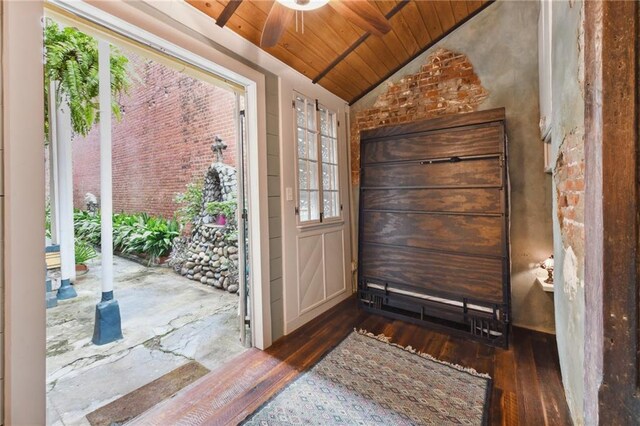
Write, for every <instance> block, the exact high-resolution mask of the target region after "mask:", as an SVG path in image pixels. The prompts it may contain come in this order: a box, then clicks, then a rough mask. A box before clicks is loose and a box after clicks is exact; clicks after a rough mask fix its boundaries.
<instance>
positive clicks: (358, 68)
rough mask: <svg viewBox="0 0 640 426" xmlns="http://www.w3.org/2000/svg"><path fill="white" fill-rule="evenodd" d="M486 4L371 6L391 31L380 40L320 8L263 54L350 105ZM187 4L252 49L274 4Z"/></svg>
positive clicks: (392, 1) (449, 1)
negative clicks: (384, 18) (224, 27)
mask: <svg viewBox="0 0 640 426" xmlns="http://www.w3.org/2000/svg"><path fill="white" fill-rule="evenodd" d="M331 1H336V0H331ZM491 1H492V0H478V1H463V0H389V1H372V2H371V3H373V4H375V6H376V7H378V9H380V11H381V12H382V13H383V14H384V15H385V16H387V18H388V19H389V22H390V24H391V26H392V30H391V31H390V32H389V33H387V34H385V35H384V36H382V37H377V36H374V35H370V34H369V33H367V32H366V31H365V30H363V29H361V28H360V27H358V26H356V25H354V24H352V23H351V22H349V21H348V20H346V19H345V18H343V17H342V16H340V14H339V13H338V12H336V11H335V10H334V9H333V8H332V7H329V6H324V7H321V8H319V9H317V10H313V11H309V12H304V33H303V32H302V31H301V29H300V28H298V31H297V32H296V26H295V22H292V23H291V24H290V25H289V28H288V29H287V31H286V32H285V33H284V35H283V36H282V38H281V39H280V41H279V42H278V44H277V45H276V46H274V47H271V48H266V49H264V50H265V51H267V52H269V53H270V54H271V55H273V56H275V57H276V58H278V59H280V60H281V61H282V62H284V63H286V64H287V65H289V66H291V67H292V68H294V69H296V70H297V71H299V72H301V73H302V74H304V75H306V76H307V77H309V78H311V79H312V80H313V81H314V82H316V83H318V84H320V85H321V86H323V87H325V88H326V89H327V90H329V91H330V92H332V93H334V94H335V95H337V96H339V97H340V98H342V99H344V100H346V101H348V102H350V103H353V102H355V101H356V100H358V99H360V98H361V97H362V96H364V95H365V94H366V93H368V92H369V91H370V90H372V89H373V88H375V87H376V86H377V85H378V84H380V83H381V82H383V81H384V80H386V79H387V78H388V77H389V76H390V75H391V74H393V73H394V72H395V71H397V70H399V69H400V68H402V67H403V66H404V65H405V64H407V63H408V62H409V61H411V59H413V58H415V57H416V56H417V55H419V54H420V53H422V52H423V51H425V50H426V49H428V48H429V47H431V46H432V45H433V44H435V43H436V42H437V41H438V40H440V39H441V38H442V37H444V36H445V35H447V34H449V33H450V32H451V31H453V30H454V29H456V28H457V27H458V26H460V25H462V24H463V23H464V22H466V21H467V20H468V19H470V18H471V17H473V16H475V15H476V14H477V13H479V12H480V11H481V10H482V9H484V8H485V7H486V6H487V5H488V4H489V3H491ZM187 2H188V3H189V4H191V5H192V6H194V7H196V8H197V9H199V10H200V11H202V12H204V13H206V14H207V15H209V16H210V17H212V18H213V19H214V20H217V21H224V25H226V26H227V27H228V28H230V29H231V30H233V31H235V32H236V33H238V34H239V35H241V36H242V37H244V38H245V39H247V40H249V41H250V42H252V43H253V44H255V45H257V46H259V45H260V35H261V33H262V28H263V27H264V23H265V20H266V19H267V14H268V13H269V10H270V9H271V6H272V4H273V1H271V0H258V1H250V0H244V1H238V0H187ZM229 3H231V5H230V6H229V7H226V6H227V5H228V4H229ZM225 9H226V10H225ZM218 23H219V24H220V23H221V22H218Z"/></svg>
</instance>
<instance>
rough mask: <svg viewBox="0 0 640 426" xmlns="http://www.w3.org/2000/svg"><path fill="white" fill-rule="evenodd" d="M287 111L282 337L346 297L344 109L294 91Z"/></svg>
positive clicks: (347, 240) (348, 260) (347, 241)
mask: <svg viewBox="0 0 640 426" xmlns="http://www.w3.org/2000/svg"><path fill="white" fill-rule="evenodd" d="M291 106H292V108H293V129H291V131H292V132H293V136H294V143H293V147H294V149H293V152H286V153H283V161H284V164H294V165H295V167H294V170H293V173H291V174H290V175H289V176H288V177H287V176H285V197H286V198H285V203H284V204H285V209H284V211H283V221H284V226H283V230H284V238H285V245H284V246H285V254H284V267H285V270H284V282H285V286H284V287H285V288H284V300H285V333H289V332H291V331H292V330H294V329H296V328H297V327H299V326H301V325H302V324H304V323H305V322H307V321H309V320H310V319H312V318H314V317H315V316H317V315H319V314H320V313H322V312H324V311H325V310H327V309H328V308H330V307H331V306H333V305H334V304H336V303H338V302H340V301H341V300H343V299H344V298H345V297H348V296H349V295H350V294H351V285H350V282H349V275H350V274H349V270H350V264H351V253H350V235H349V231H350V226H349V222H350V216H349V209H348V206H349V203H348V200H349V198H348V197H349V195H348V194H349V191H348V185H349V167H348V161H347V143H346V132H345V129H344V127H345V124H344V123H345V120H344V114H345V113H344V107H343V106H341V105H326V104H325V103H323V102H322V101H321V100H318V99H313V98H311V97H308V96H304V95H302V94H300V93H295V92H294V94H293V99H292V103H291ZM289 159H290V162H289ZM291 178H292V179H291ZM289 183H290V184H291V185H290V186H289Z"/></svg>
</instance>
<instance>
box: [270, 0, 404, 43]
mask: <svg viewBox="0 0 640 426" xmlns="http://www.w3.org/2000/svg"><path fill="white" fill-rule="evenodd" d="M326 4H329V6H331V7H332V8H333V9H334V10H335V11H336V12H338V13H339V14H340V15H342V16H344V17H345V18H346V19H348V20H349V21H351V22H352V23H354V24H355V25H357V26H359V27H360V28H362V29H363V30H366V31H368V32H370V33H371V34H375V35H383V34H386V33H388V32H389V31H390V30H391V25H390V24H389V21H388V20H387V18H386V17H385V16H384V15H383V14H382V12H380V10H378V8H377V7H375V6H374V5H372V4H371V3H370V2H369V1H368V0H276V1H274V2H273V6H272V7H271V10H270V11H269V16H267V21H266V22H265V24H264V29H263V30H262V37H261V39H260V46H261V47H273V46H275V45H276V44H277V43H278V40H280V37H282V34H284V32H285V31H286V29H287V26H288V25H289V23H290V22H291V20H292V19H293V17H294V14H295V13H296V12H298V11H301V12H305V11H309V10H314V9H318V8H320V7H322V6H324V5H326Z"/></svg>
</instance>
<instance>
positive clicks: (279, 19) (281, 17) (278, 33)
mask: <svg viewBox="0 0 640 426" xmlns="http://www.w3.org/2000/svg"><path fill="white" fill-rule="evenodd" d="M293 14H294V11H293V9H290V8H288V7H285V6H283V5H281V4H280V3H278V2H277V1H274V2H273V6H271V10H270V11H269V16H267V20H266V22H265V23H264V29H263V30H262V37H260V47H273V46H275V45H276V44H277V43H278V40H280V37H282V34H284V32H285V31H286V29H287V25H289V23H290V22H291V19H293Z"/></svg>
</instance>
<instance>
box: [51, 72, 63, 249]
mask: <svg viewBox="0 0 640 426" xmlns="http://www.w3.org/2000/svg"><path fill="white" fill-rule="evenodd" d="M57 87H58V85H57V84H56V82H54V81H52V82H51V83H50V85H49V206H50V208H51V244H59V243H60V232H59V230H60V224H59V222H58V218H59V217H60V204H59V202H58V200H59V195H58V135H57V126H56V115H57V114H56V112H57V108H56V89H57Z"/></svg>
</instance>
